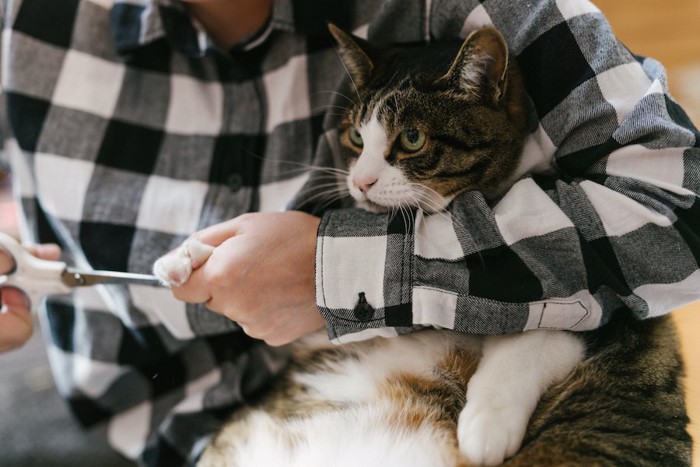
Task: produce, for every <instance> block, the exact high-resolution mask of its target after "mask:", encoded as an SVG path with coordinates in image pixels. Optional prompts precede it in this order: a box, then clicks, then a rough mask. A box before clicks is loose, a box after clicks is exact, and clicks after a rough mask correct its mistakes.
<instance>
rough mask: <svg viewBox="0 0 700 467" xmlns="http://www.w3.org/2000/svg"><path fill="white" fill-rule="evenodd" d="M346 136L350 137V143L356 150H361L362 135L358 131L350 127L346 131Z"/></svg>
mask: <svg viewBox="0 0 700 467" xmlns="http://www.w3.org/2000/svg"><path fill="white" fill-rule="evenodd" d="M348 136H349V137H350V142H351V143H352V144H354V145H355V146H357V147H358V148H361V147H362V145H363V144H364V142H363V141H362V135H361V134H360V132H359V131H357V128H355V127H354V126H353V127H350V129H349V130H348Z"/></svg>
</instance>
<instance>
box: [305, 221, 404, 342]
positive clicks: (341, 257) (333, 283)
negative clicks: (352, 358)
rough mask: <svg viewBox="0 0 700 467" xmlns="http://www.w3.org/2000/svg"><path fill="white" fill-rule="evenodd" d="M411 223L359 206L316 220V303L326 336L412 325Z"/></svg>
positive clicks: (358, 335)
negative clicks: (325, 326)
mask: <svg viewBox="0 0 700 467" xmlns="http://www.w3.org/2000/svg"><path fill="white" fill-rule="evenodd" d="M413 225H414V222H412V221H409V222H405V221H404V218H403V217H402V216H391V215H388V214H385V213H382V214H375V213H370V212H367V211H364V210H361V209H343V210H335V211H328V212H326V213H325V214H324V216H323V217H322V218H321V223H320V225H319V229H318V238H317V242H316V303H317V305H318V307H319V310H320V312H321V314H322V315H323V317H324V318H325V320H326V323H327V330H328V334H329V337H330V338H331V340H333V341H335V342H338V343H345V342H351V341H357V340H365V339H369V338H372V337H376V336H384V337H389V336H395V335H397V334H399V333H401V330H402V328H410V327H412V325H413V313H412V306H411V302H412V288H413V287H412V286H413V242H414V236H413V231H412V228H413Z"/></svg>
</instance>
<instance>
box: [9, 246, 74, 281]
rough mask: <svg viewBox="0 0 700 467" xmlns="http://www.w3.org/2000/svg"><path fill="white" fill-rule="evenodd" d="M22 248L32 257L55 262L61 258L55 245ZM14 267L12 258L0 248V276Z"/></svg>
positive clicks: (59, 251)
mask: <svg viewBox="0 0 700 467" xmlns="http://www.w3.org/2000/svg"><path fill="white" fill-rule="evenodd" d="M24 248H25V249H26V250H27V251H28V252H29V253H31V254H32V255H34V256H36V257H38V258H41V259H45V260H57V259H59V258H60V257H61V248H60V247H59V246H58V245H56V244H55V243H43V244H37V245H24ZM14 266H15V262H14V261H13V259H12V256H10V254H9V253H8V252H7V251H5V250H4V249H2V248H0V274H4V273H6V272H9V271H11V270H12V269H13V268H14Z"/></svg>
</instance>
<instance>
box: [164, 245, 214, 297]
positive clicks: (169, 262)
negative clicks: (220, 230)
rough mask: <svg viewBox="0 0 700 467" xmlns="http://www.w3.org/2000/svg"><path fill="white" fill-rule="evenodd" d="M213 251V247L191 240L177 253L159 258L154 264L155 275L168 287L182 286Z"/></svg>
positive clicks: (181, 246) (173, 252)
mask: <svg viewBox="0 0 700 467" xmlns="http://www.w3.org/2000/svg"><path fill="white" fill-rule="evenodd" d="M213 251H214V247H213V246H211V245H206V244H204V243H202V242H200V241H199V240H195V239H193V238H189V239H187V240H185V241H184V242H183V243H182V245H180V247H179V248H178V249H176V250H175V251H171V252H170V253H168V254H167V255H165V256H161V257H160V258H158V260H156V262H155V263H154V264H153V274H154V275H155V276H156V277H157V278H158V279H160V281H161V282H162V283H163V284H164V285H166V286H177V285H182V284H184V283H185V282H187V279H189V278H190V275H192V271H194V270H195V269H197V268H198V267H200V266H201V265H202V264H204V262H205V261H206V260H207V259H208V258H209V256H211V253H212V252H213Z"/></svg>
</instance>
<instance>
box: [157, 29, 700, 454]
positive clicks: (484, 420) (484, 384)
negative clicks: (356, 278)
mask: <svg viewBox="0 0 700 467" xmlns="http://www.w3.org/2000/svg"><path fill="white" fill-rule="evenodd" d="M331 31H332V33H333V35H334V36H335V37H336V40H337V41H338V43H339V51H340V53H341V56H342V58H343V61H344V63H345V65H346V67H347V69H348V72H349V74H350V76H351V78H352V81H353V86H354V87H355V89H356V92H357V96H358V105H356V106H353V107H352V108H351V109H349V111H348V112H347V114H346V115H345V118H344V119H343V122H342V124H341V128H340V130H341V131H340V134H341V142H342V143H343V146H344V147H345V150H346V155H347V157H348V165H349V168H350V171H349V176H348V177H347V185H348V189H349V190H350V193H351V194H352V196H353V197H354V198H355V199H356V200H357V202H358V204H359V205H361V206H364V207H365V208H367V209H370V210H376V211H380V210H386V209H397V208H406V207H418V208H420V209H423V210H424V211H427V212H437V211H440V210H442V209H443V208H444V207H446V206H447V204H449V202H450V201H451V200H452V199H453V198H454V197H455V196H456V195H458V194H459V193H461V192H463V191H465V190H479V191H481V192H482V193H484V194H485V195H486V196H487V197H494V196H497V195H499V194H500V193H501V192H502V191H503V190H504V189H506V188H507V187H508V186H509V185H510V184H511V183H512V182H513V181H514V180H515V179H516V178H517V177H519V176H521V175H522V174H523V173H524V172H525V171H527V170H529V169H531V168H532V167H531V165H532V164H529V165H528V163H525V162H523V160H522V158H521V153H522V147H523V140H524V136H525V131H526V126H527V111H526V104H525V97H524V92H523V90H522V87H521V84H520V82H519V79H520V78H519V75H518V72H517V69H516V68H515V67H514V66H513V65H512V64H510V63H509V60H508V51H507V47H506V46H505V41H504V40H503V38H502V37H501V35H500V34H499V33H498V32H497V31H495V30H494V29H492V28H485V29H481V30H479V31H476V32H475V33H473V34H472V35H471V36H470V37H469V38H468V39H467V40H466V41H465V42H464V43H463V44H461V47H460V44H438V45H434V46H432V47H430V48H429V49H428V50H427V52H426V50H425V49H423V50H422V51H420V52H416V51H417V50H418V49H401V50H399V49H375V48H374V47H372V46H370V45H369V44H367V43H365V42H363V41H361V40H359V39H357V38H354V37H351V36H349V35H347V34H345V33H343V32H342V31H340V30H338V29H336V28H334V27H333V26H331ZM418 57H421V59H420V60H418ZM436 100H437V101H439V102H440V105H436V104H435V101H436ZM402 132H404V133H402ZM424 136H425V138H424ZM414 143H418V144H414ZM416 148H417V149H416ZM436 215H439V214H436ZM190 243H191V241H190V242H189V243H187V244H186V245H185V246H184V247H183V249H182V250H180V252H179V253H178V254H176V255H170V256H169V257H166V258H165V259H162V260H159V262H158V263H157V265H156V272H157V274H158V275H159V276H160V277H162V278H164V279H165V280H166V281H167V282H170V283H175V282H181V281H182V280H186V278H187V276H188V275H189V272H190V269H188V268H190V267H191V266H190V265H189V263H188V262H190V261H191V260H194V262H195V263H199V262H202V261H205V260H206V255H208V253H209V252H208V251H204V252H202V250H201V249H199V248H198V245H194V246H193V245H190ZM200 253H202V255H200ZM195 267H196V264H195ZM622 315H623V314H622V313H620V316H622ZM586 352H588V355H586ZM635 370H636V371H635ZM681 371H682V369H681V364H680V359H679V356H678V352H677V343H676V340H675V335H674V332H673V327H672V325H671V323H670V321H669V320H668V319H666V318H662V319H657V320H654V321H647V322H641V323H640V322H634V321H632V320H631V318H628V317H627V318H625V317H619V318H616V319H615V320H613V322H612V323H611V324H609V325H608V326H607V327H606V328H604V329H603V330H600V331H595V332H593V333H589V334H573V333H564V332H554V331H531V332H527V333H524V334H520V335H515V336H494V337H486V338H481V337H477V336H471V335H466V334H460V333H456V332H452V331H444V330H443V331H438V330H431V331H424V332H420V333H414V334H411V335H407V336H401V337H398V338H394V339H381V338H379V339H374V340H372V341H369V342H360V343H355V344H348V345H343V346H333V345H330V344H328V342H327V340H324V339H323V338H322V336H321V337H319V336H314V337H311V338H308V339H306V340H305V341H303V342H301V343H299V344H297V345H295V346H294V358H293V360H292V364H291V365H290V367H289V368H288V369H287V370H286V372H285V373H284V374H283V375H282V377H281V378H280V379H279V380H278V381H277V382H276V383H275V385H274V387H273V388H272V390H271V391H270V393H268V394H267V395H266V396H265V397H264V399H263V400H262V401H261V402H260V403H259V404H256V405H254V406H251V407H247V408H245V409H243V410H241V411H239V412H238V413H237V414H236V415H235V417H234V419H233V420H231V421H230V422H229V423H227V424H226V426H225V427H224V428H223V430H222V431H221V432H220V433H219V434H218V435H217V436H216V437H215V438H214V439H213V440H212V442H211V443H210V445H209V447H208V448H207V450H206V451H205V453H204V455H203V456H202V458H201V461H200V465H203V466H222V465H227V466H256V467H257V466H274V467H279V466H299V467H302V466H303V467H313V466H327V465H332V466H338V467H341V466H358V465H371V466H374V465H376V466H382V467H390V466H415V467H421V466H426V467H428V466H430V467H433V466H464V465H471V464H497V463H500V462H502V461H503V460H504V459H505V458H508V457H511V456H513V455H514V454H515V453H516V451H518V448H520V446H521V443H523V444H522V449H521V450H520V452H519V453H518V454H517V455H515V457H512V458H511V459H510V460H509V461H508V463H509V464H512V465H571V464H573V463H578V464H585V465H594V464H610V465H618V464H619V463H630V464H634V465H643V464H644V463H645V462H650V463H651V464H655V463H656V462H655V460H661V459H663V463H664V464H666V465H671V464H673V465H679V464H685V463H688V462H689V438H688V435H687V433H686V432H685V424H686V423H687V419H686V418H685V412H684V405H683V391H682V386H681V384H680V376H681ZM548 388H549V389H548ZM543 394H544V396H543ZM661 400H663V401H664V403H663V404H662V403H661V402H660V401H661ZM538 403H539V405H538ZM536 407H537V409H536ZM533 411H534V415H533ZM651 443H654V445H653V446H652V445H650V444H651ZM654 456H656V457H654Z"/></svg>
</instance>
